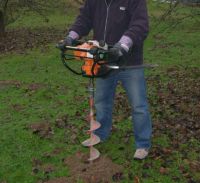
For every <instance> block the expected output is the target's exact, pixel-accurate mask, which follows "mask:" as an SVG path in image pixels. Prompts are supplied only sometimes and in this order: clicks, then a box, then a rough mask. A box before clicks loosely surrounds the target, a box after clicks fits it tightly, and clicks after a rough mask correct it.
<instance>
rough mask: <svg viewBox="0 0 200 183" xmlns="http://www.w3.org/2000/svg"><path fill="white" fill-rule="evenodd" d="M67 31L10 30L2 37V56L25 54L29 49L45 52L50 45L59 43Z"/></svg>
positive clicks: (51, 29)
mask: <svg viewBox="0 0 200 183" xmlns="http://www.w3.org/2000/svg"><path fill="white" fill-rule="evenodd" d="M65 34H66V30H64V29H63V30H61V29H55V28H52V27H49V28H38V29H15V30H8V31H7V32H6V34H5V36H3V37H0V54H4V53H10V52H17V53H20V54H23V53H25V52H26V50H27V49H33V48H37V47H41V49H42V50H43V51H45V50H46V49H47V48H48V46H47V45H48V44H49V43H55V44H56V43H57V42H58V41H59V40H60V39H63V36H64V35H65Z"/></svg>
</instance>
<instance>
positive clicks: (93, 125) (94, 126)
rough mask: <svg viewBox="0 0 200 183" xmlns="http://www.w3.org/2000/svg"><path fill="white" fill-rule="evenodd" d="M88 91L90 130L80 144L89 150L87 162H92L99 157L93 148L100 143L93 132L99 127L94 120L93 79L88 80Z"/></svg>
mask: <svg viewBox="0 0 200 183" xmlns="http://www.w3.org/2000/svg"><path fill="white" fill-rule="evenodd" d="M88 91H89V105H90V114H89V120H90V130H88V132H89V134H90V138H89V139H87V140H85V141H84V142H82V145H83V146H87V147H89V148H90V157H89V159H88V160H89V161H93V160H95V159H97V158H98V157H99V156H100V153H99V151H98V150H97V149H96V148H94V147H93V146H94V145H96V144H98V143H100V138H99V137H98V136H97V135H95V134H94V131H95V130H96V129H98V128H100V126H101V125H100V123H99V122H97V121H95V120H94V78H90V80H89V87H88Z"/></svg>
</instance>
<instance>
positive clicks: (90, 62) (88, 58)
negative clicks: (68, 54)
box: [74, 43, 100, 76]
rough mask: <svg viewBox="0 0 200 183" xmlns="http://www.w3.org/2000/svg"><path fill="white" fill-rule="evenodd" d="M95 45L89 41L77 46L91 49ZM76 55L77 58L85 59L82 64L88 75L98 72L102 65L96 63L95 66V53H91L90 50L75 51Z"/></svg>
mask: <svg viewBox="0 0 200 183" xmlns="http://www.w3.org/2000/svg"><path fill="white" fill-rule="evenodd" d="M93 47H94V45H92V44H89V43H84V44H82V45H79V46H77V48H82V49H91V48H93ZM74 56H75V58H76V59H77V60H83V61H84V64H83V65H82V68H81V69H82V71H83V72H84V74H85V75H86V76H93V75H97V74H98V71H99V69H100V65H99V64H95V66H94V58H93V55H91V54H90V53H89V52H84V51H74ZM93 67H94V68H93Z"/></svg>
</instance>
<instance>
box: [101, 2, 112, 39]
mask: <svg viewBox="0 0 200 183" xmlns="http://www.w3.org/2000/svg"><path fill="white" fill-rule="evenodd" d="M112 1H113V0H111V1H110V3H109V4H108V3H107V1H106V0H105V3H106V7H107V12H106V22H105V28H104V38H103V40H104V42H105V41H106V32H107V23H108V13H109V9H110V5H111V4H112Z"/></svg>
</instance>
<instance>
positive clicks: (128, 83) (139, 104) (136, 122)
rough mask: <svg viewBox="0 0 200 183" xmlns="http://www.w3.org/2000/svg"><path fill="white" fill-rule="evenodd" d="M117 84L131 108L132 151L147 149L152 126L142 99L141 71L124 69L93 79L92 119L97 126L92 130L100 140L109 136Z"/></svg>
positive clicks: (143, 80)
mask: <svg viewBox="0 0 200 183" xmlns="http://www.w3.org/2000/svg"><path fill="white" fill-rule="evenodd" d="M118 81H121V83H122V86H123V88H124V89H125V91H126V93H127V96H128V99H129V102H130V104H131V108H132V110H131V111H132V122H133V129H134V137H135V145H136V148H150V146H151V134H152V125H151V119H150V114H149V109H148V102H147V96H146V83H145V78H144V69H142V68H139V69H126V70H120V71H118V72H115V73H112V74H111V75H109V76H108V77H106V78H98V79H97V80H96V93H95V108H96V114H97V115H96V119H97V121H99V122H100V123H101V127H100V128H99V129H97V130H96V131H95V134H97V135H98V136H99V137H100V138H101V140H102V141H104V140H106V139H107V138H108V137H109V134H110V131H111V127H112V109H113V102H114V96H115V90H116V86H117V83H118Z"/></svg>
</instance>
